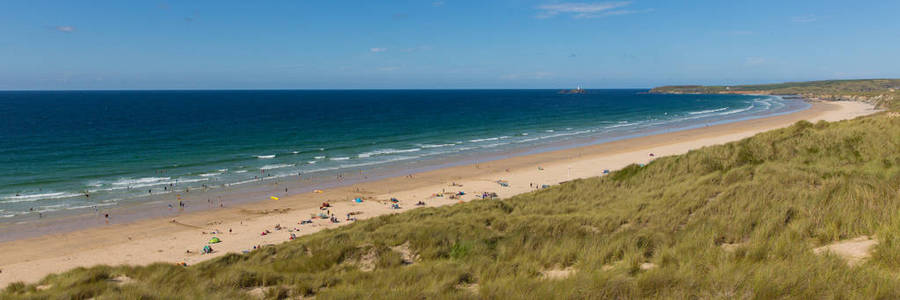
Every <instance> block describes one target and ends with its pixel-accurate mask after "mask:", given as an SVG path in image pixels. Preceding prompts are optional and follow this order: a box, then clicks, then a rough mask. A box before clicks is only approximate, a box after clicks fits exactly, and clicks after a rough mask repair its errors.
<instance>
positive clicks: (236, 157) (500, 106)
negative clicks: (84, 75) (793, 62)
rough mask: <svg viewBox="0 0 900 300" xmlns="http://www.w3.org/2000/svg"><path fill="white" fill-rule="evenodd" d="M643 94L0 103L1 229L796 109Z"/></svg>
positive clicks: (770, 100)
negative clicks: (189, 196) (40, 218)
mask: <svg viewBox="0 0 900 300" xmlns="http://www.w3.org/2000/svg"><path fill="white" fill-rule="evenodd" d="M646 92H647V90H632V89H616V90H588V91H587V93H585V94H559V93H558V92H557V90H321V91H320V90H265V91H59V92H56V91H40V92H39V91H4V92H0V222H5V220H8V221H12V220H18V219H23V218H29V217H33V216H34V215H35V214H37V213H40V214H42V215H52V214H63V213H65V212H78V211H88V210H93V211H97V210H98V209H101V208H103V207H110V206H117V205H120V204H123V203H140V202H147V201H172V200H174V199H177V198H176V197H180V194H181V193H185V192H188V191H190V190H193V191H194V192H207V193H219V194H217V195H220V194H221V193H222V191H224V190H229V191H235V190H240V189H241V188H242V187H244V186H246V187H248V188H250V187H253V188H256V189H261V188H265V187H262V185H260V183H261V182H267V181H272V180H275V181H277V180H291V179H293V178H305V179H306V180H310V178H312V179H313V180H312V181H310V182H311V183H310V184H308V186H307V188H308V189H312V188H319V187H326V186H329V185H330V186H333V185H335V184H337V183H335V182H332V181H335V178H340V177H341V176H343V175H342V174H363V173H364V174H367V175H366V176H365V178H369V177H370V176H371V178H375V177H378V176H379V174H380V176H382V177H384V176H389V175H390V176H396V175H400V174H405V173H407V172H413V171H421V170H425V169H428V168H437V167H440V166H446V165H450V164H460V163H464V162H471V161H477V160H479V159H485V158H500V157H503V156H504V155H506V154H508V153H533V152H540V151H549V150H554V149H561V148H567V147H575V146H580V145H589V144H596V143H602V142H605V141H611V140H616V139H623V138H628V137H634V136H641V135H648V134H654V133H660V132H665V131H673V130H683V129H688V128H695V127H700V126H706V125H709V124H720V123H726V122H733V121H738V120H745V119H750V118H758V117H764V116H769V115H776V114H785V113H789V112H793V111H798V110H802V109H805V108H808V107H809V105H808V104H806V103H804V102H802V101H800V100H796V99H783V98H781V97H777V96H750V95H659V94H648V93H646ZM300 191H301V190H298V192H300ZM302 191H306V190H302Z"/></svg>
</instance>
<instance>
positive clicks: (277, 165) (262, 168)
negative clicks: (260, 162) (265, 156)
mask: <svg viewBox="0 0 900 300" xmlns="http://www.w3.org/2000/svg"><path fill="white" fill-rule="evenodd" d="M293 166H294V165H292V164H275V165H265V166H262V167H260V168H259V169H260V170H273V169H281V168H287V167H293Z"/></svg>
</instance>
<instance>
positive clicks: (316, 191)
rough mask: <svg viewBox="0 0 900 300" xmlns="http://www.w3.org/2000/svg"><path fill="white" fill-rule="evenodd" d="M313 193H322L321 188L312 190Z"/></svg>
mask: <svg viewBox="0 0 900 300" xmlns="http://www.w3.org/2000/svg"><path fill="white" fill-rule="evenodd" d="M313 193H316V194H321V193H322V190H314V191H313Z"/></svg>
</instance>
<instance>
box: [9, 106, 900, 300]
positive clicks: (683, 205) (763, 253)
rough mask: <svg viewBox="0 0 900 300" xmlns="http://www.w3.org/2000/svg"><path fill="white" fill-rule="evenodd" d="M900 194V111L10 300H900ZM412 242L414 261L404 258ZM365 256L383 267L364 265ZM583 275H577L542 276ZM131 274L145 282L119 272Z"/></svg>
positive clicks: (99, 269)
mask: <svg viewBox="0 0 900 300" xmlns="http://www.w3.org/2000/svg"><path fill="white" fill-rule="evenodd" d="M598 167H599V166H598ZM898 189H900V118H890V117H888V116H887V115H886V114H881V115H877V116H872V117H866V118H861V119H856V120H852V121H844V122H838V123H826V122H819V123H815V124H813V123H809V122H805V121H802V122H798V123H796V124H794V125H793V126H791V127H789V128H785V129H781V130H775V131H770V132H766V133H762V134H759V135H756V136H754V137H751V138H748V139H744V140H741V141H738V142H733V143H728V144H725V145H720V146H713V147H706V148H703V149H699V150H694V151H690V152H689V153H686V154H684V155H678V156H672V157H662V158H658V159H657V160H655V161H653V162H652V163H650V164H647V165H646V166H644V167H640V166H636V165H633V166H629V167H627V168H625V169H623V170H621V171H618V172H613V173H612V174H611V175H610V176H605V177H599V178H589V179H582V180H575V181H571V182H568V183H565V184H562V185H559V186H555V187H552V188H549V189H544V190H540V191H536V192H532V193H527V194H522V195H519V196H516V197H512V198H509V199H502V200H479V201H473V202H469V203H465V204H457V205H453V206H446V207H438V208H420V209H415V210H411V211H408V212H404V213H401V214H395V215H385V216H381V217H377V218H373V219H370V220H365V221H359V222H357V223H354V224H352V225H349V226H345V227H341V228H338V229H334V230H327V231H323V232H320V233H316V234H312V235H309V236H304V237H301V238H299V239H297V240H295V241H291V242H288V243H285V244H281V245H277V246H271V247H264V248H262V249H260V250H256V251H253V252H251V253H249V254H229V255H226V256H224V257H221V258H219V259H215V260H211V261H208V262H204V263H201V264H198V265H195V266H190V267H186V268H185V267H179V266H175V265H169V264H153V265H149V266H114V267H113V266H96V267H92V268H79V269H74V270H71V271H68V272H65V273H61V274H55V275H50V276H48V277H47V278H45V279H43V280H42V281H41V282H39V283H36V284H29V285H25V284H13V285H10V286H8V287H7V288H6V289H5V290H4V291H3V292H2V293H0V298H2V299H59V298H75V299H86V298H91V297H94V298H96V299H122V298H127V299H136V298H145V299H171V298H197V299H234V298H251V295H250V294H249V293H248V291H250V290H252V289H254V288H259V287H264V288H265V293H264V296H265V297H266V298H269V299H283V298H298V297H311V296H315V297H316V298H317V299H332V298H339V299H350V298H352V299H359V298H365V299H370V298H375V299H380V298H402V299H408V298H439V299H443V298H458V299H468V298H472V299H475V298H497V299H517V298H529V299H541V298H544V299H546V298H552V299H559V298H578V299H581V298H642V297H647V298H723V299H724V298H728V299H730V298H757V299H771V298H817V299H819V298H866V299H872V298H900V277H898V276H900V192H898ZM860 235H875V236H876V237H877V239H878V240H879V241H880V243H879V244H878V246H876V248H875V250H874V253H873V256H872V257H871V258H870V259H868V260H867V261H866V262H865V263H863V264H861V265H858V266H855V267H850V266H848V265H847V264H846V263H845V262H844V261H842V260H841V258H839V257H836V256H834V255H816V254H813V252H812V251H811V249H812V248H815V247H818V246H821V245H823V244H827V243H831V242H833V241H837V240H842V239H847V238H853V237H856V236H860ZM404 243H409V244H408V245H409V248H410V249H411V250H412V251H413V252H414V253H415V254H416V255H417V259H416V261H414V262H413V263H411V264H408V263H405V262H404V261H403V259H402V256H401V255H400V253H398V252H396V251H394V250H392V247H395V246H398V245H402V244H404ZM724 244H734V245H736V246H732V247H735V248H734V249H733V250H729V251H726V249H724V248H723V246H722V245H724ZM364 257H368V258H372V260H373V261H371V262H369V263H371V264H372V265H373V266H374V270H371V271H363V270H361V267H360V266H361V265H362V264H363V263H361V262H360V261H361V260H363V258H364ZM647 264H652V266H653V267H649V268H648V267H644V268H642V267H641V266H642V265H644V266H651V265H647ZM566 267H573V268H574V270H575V272H574V273H572V274H571V275H570V276H568V277H565V278H559V279H545V278H543V277H542V276H541V272H543V271H546V270H550V269H563V268H566ZM120 275H126V276H128V277H129V278H131V279H133V282H132V283H128V284H119V283H117V282H115V281H112V280H110V279H112V278H115V277H117V276H120ZM38 286H42V289H40V290H39V289H38ZM47 287H49V288H47Z"/></svg>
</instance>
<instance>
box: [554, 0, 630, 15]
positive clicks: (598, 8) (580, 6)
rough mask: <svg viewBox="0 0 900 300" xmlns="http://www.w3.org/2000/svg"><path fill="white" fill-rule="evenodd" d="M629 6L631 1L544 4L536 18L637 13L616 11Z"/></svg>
mask: <svg viewBox="0 0 900 300" xmlns="http://www.w3.org/2000/svg"><path fill="white" fill-rule="evenodd" d="M629 4H631V1H615V2H597V3H578V2H564V3H555V4H544V5H541V6H538V7H537V9H539V10H540V11H541V12H540V13H538V15H537V17H538V18H541V19H545V18H551V17H555V16H557V15H561V14H570V15H572V17H573V18H595V17H601V16H604V15H618V14H630V13H636V12H639V11H629V10H616V9H618V8H621V7H625V6H628V5H629Z"/></svg>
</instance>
